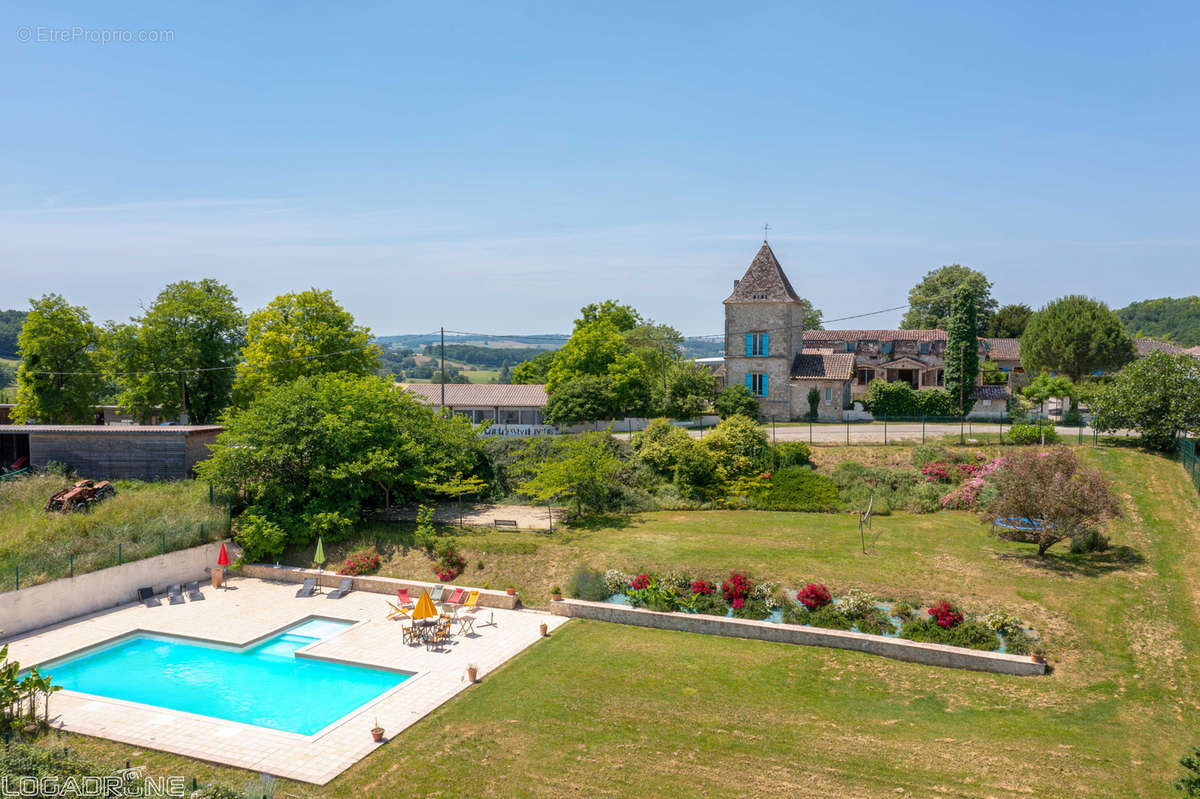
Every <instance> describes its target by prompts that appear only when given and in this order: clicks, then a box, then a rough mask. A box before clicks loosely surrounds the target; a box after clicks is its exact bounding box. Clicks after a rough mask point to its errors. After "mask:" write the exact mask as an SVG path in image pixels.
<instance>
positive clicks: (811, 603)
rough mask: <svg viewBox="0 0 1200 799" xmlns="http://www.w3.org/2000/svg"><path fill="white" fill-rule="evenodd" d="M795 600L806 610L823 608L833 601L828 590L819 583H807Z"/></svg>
mask: <svg viewBox="0 0 1200 799" xmlns="http://www.w3.org/2000/svg"><path fill="white" fill-rule="evenodd" d="M796 599H797V601H799V602H800V603H801V604H802V605H804V607H805V608H806V609H808V610H816V609H817V608H823V607H825V606H826V605H828V604H829V603H830V602H832V601H833V597H832V596H830V595H829V589H828V588H826V587H825V586H823V585H821V584H819V583H809V584H808V585H806V586H804V587H803V588H801V589H800V591H799V592H798V593H797V594H796Z"/></svg>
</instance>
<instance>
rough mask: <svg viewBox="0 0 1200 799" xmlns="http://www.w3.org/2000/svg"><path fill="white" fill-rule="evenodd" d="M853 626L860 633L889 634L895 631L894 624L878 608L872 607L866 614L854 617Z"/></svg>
mask: <svg viewBox="0 0 1200 799" xmlns="http://www.w3.org/2000/svg"><path fill="white" fill-rule="evenodd" d="M854 626H855V627H857V628H858V631H859V632H860V633H870V634H871V635H891V634H892V633H894V632H896V625H895V624H893V623H892V620H891V619H889V618H888V615H887V614H886V613H884V612H883V611H882V610H880V609H879V608H872V610H871V611H870V612H869V613H867V614H866V615H864V616H862V617H860V618H857V619H855V620H854Z"/></svg>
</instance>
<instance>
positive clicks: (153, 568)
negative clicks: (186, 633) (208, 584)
mask: <svg viewBox="0 0 1200 799" xmlns="http://www.w3.org/2000/svg"><path fill="white" fill-rule="evenodd" d="M226 544H227V547H228V549H229V557H230V558H231V559H234V558H237V556H238V554H239V551H238V549H237V548H236V547H235V546H233V544H232V543H230V542H226ZM220 549H221V542H220V541H215V542H213V543H210V544H204V545H203V546H198V547H191V548H190V549H180V550H177V551H175V552H168V553H167V554H165V555H155V556H154V557H152V558H145V559H143V560H135V561H133V562H131V563H123V564H121V565H120V566H112V567H110V568H107V569H101V570H100V571H94V572H88V573H87V574H80V575H77V576H75V577H64V578H63V579H61V580H54V581H53V582H49V583H42V584H40V585H34V586H30V587H29V588H22V589H20V590H19V591H8V592H6V593H3V594H0V640H3V639H4V638H5V637H7V636H12V635H16V634H17V633H23V632H27V631H29V630H36V629H38V628H39V627H45V626H47V625H50V624H56V623H58V622H60V621H65V620H67V619H70V618H74V617H75V616H83V615H85V614H88V613H94V612H96V611H98V610H106V609H107V608H112V607H116V606H118V605H124V604H127V603H129V602H133V601H134V600H136V599H137V589H138V588H141V587H143V586H151V587H152V588H153V589H154V592H155V593H163V592H165V591H166V590H167V586H169V585H174V584H175V583H186V582H190V581H192V580H207V579H208V570H209V569H211V568H212V567H214V566H216V564H217V553H218V552H219V551H220Z"/></svg>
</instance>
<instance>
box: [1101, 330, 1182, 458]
mask: <svg viewBox="0 0 1200 799" xmlns="http://www.w3.org/2000/svg"><path fill="white" fill-rule="evenodd" d="M1090 405H1091V410H1092V425H1093V426H1094V427H1095V428H1096V429H1097V430H1100V431H1104V432H1112V431H1117V430H1137V431H1138V433H1139V434H1140V435H1141V437H1142V441H1143V442H1144V443H1145V444H1146V445H1147V446H1150V447H1153V448H1155V449H1161V450H1169V449H1171V447H1173V446H1174V443H1175V435H1176V434H1177V433H1180V432H1190V433H1192V434H1196V433H1200V359H1197V358H1193V357H1191V356H1188V355H1168V354H1167V353H1165V352H1160V351H1158V350H1154V351H1152V352H1150V353H1149V354H1148V355H1146V357H1145V358H1139V359H1138V360H1136V361H1134V362H1133V363H1131V364H1129V365H1128V366H1126V367H1125V368H1124V369H1122V370H1121V371H1120V372H1118V373H1117V374H1116V375H1115V376H1114V377H1113V378H1112V380H1111V381H1109V382H1108V383H1107V384H1105V385H1101V386H1099V387H1098V388H1097V389H1096V390H1095V391H1094V392H1092V397H1091V399H1090Z"/></svg>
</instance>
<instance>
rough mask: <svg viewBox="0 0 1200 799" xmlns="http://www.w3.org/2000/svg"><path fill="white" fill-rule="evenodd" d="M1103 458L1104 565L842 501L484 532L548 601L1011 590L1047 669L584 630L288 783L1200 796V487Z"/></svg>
mask: <svg viewBox="0 0 1200 799" xmlns="http://www.w3.org/2000/svg"><path fill="white" fill-rule="evenodd" d="M1088 457H1090V458H1093V459H1095V461H1096V462H1098V463H1099V464H1101V465H1102V466H1103V468H1104V469H1105V471H1106V473H1107V474H1108V475H1109V476H1110V477H1111V478H1112V479H1113V480H1114V481H1116V482H1117V484H1118V487H1119V490H1120V491H1121V493H1122V494H1123V495H1124V496H1125V498H1126V506H1127V512H1128V513H1127V517H1126V518H1125V519H1123V520H1121V521H1119V522H1117V523H1116V524H1114V525H1113V527H1112V530H1111V533H1112V537H1113V541H1114V543H1115V544H1116V545H1117V549H1115V550H1114V551H1113V552H1110V553H1106V554H1102V555H1093V556H1078V557H1072V556H1069V555H1066V554H1062V553H1060V554H1057V555H1055V556H1053V557H1051V558H1048V559H1047V560H1046V561H1045V562H1040V561H1038V560H1037V559H1036V558H1035V557H1032V556H1031V553H1030V552H1029V547H1026V546H1022V545H1017V544H1008V543H1004V542H999V541H996V540H995V539H993V538H991V537H989V535H988V532H987V529H986V528H985V527H982V526H981V525H979V523H978V522H977V521H976V520H975V519H974V517H972V516H970V515H967V514H962V513H946V514H936V515H931V516H901V515H896V516H891V517H885V518H880V519H878V520H877V522H876V532H877V533H878V534H879V538H878V541H877V543H876V545H875V549H874V553H873V554H870V555H865V556H864V555H862V554H861V552H860V550H859V541H858V532H857V525H856V524H855V523H854V521H853V520H852V519H851V518H849V517H842V516H834V515H812V514H787V513H754V512H711V513H677V514H672V513H658V514H648V515H646V516H643V517H638V518H635V519H632V520H630V521H629V522H628V524H624V525H620V524H618V525H611V526H598V527H596V528H595V529H584V530H580V529H571V530H567V531H564V532H557V533H555V534H553V535H542V536H538V535H534V534H529V533H500V532H497V533H491V534H488V535H486V536H479V535H473V536H464V537H463V542H464V544H466V545H467V548H468V550H469V552H470V553H471V554H470V558H471V560H470V561H469V566H468V569H469V571H468V574H467V575H466V577H465V578H463V579H462V580H460V581H461V582H466V583H478V582H480V581H479V580H478V579H477V575H476V563H475V559H483V560H484V564H485V565H484V569H483V570H482V571H481V572H479V574H480V575H489V574H490V575H492V577H493V582H494V584H496V583H495V580H503V579H506V575H508V576H511V577H512V578H513V579H514V581H520V582H521V584H522V587H523V588H524V590H525V591H526V592H527V596H528V597H532V598H533V601H539V592H540V591H541V590H543V589H542V586H544V585H545V584H546V583H547V582H549V581H550V580H554V581H560V580H561V579H562V578H563V577H564V576H565V575H566V574H568V573H569V572H570V570H571V568H572V567H573V566H574V565H575V563H577V562H578V561H580V560H587V561H589V562H591V563H592V564H593V565H594V566H597V567H600V568H605V567H610V566H612V567H618V568H624V569H633V568H638V567H646V568H651V569H654V568H658V569H665V568H686V569H691V570H698V571H708V572H711V573H713V574H720V573H722V572H724V571H727V570H728V569H730V568H745V569H749V570H750V571H751V572H752V573H753V574H754V575H755V576H758V577H760V578H781V579H784V580H786V581H787V582H788V583H790V584H795V583H798V582H799V581H801V580H807V579H813V580H820V581H823V582H826V583H828V584H829V585H830V586H831V588H835V589H844V588H847V587H850V586H860V587H864V588H867V589H869V590H872V591H874V592H876V593H879V594H919V595H920V596H922V597H925V598H929V599H933V598H937V597H942V596H945V597H947V598H950V599H952V600H955V601H958V602H961V603H962V604H964V605H966V606H967V608H968V609H969V610H983V609H986V608H987V607H989V606H990V605H992V604H1000V605H1003V606H1004V607H1006V608H1008V609H1009V610H1011V611H1013V612H1016V613H1017V614H1019V615H1020V616H1022V617H1023V618H1024V619H1026V620H1027V621H1030V622H1032V623H1033V624H1034V625H1035V626H1036V627H1037V628H1038V629H1039V631H1040V632H1041V633H1042V636H1043V638H1044V640H1045V643H1046V646H1047V649H1048V651H1049V655H1050V661H1051V664H1052V666H1053V670H1052V672H1051V673H1050V674H1048V675H1047V676H1044V677H1037V678H1016V677H1005V676H1000V675H991V674H977V673H973V672H965V671H955V670H949V669H939V668H934V667H926V666H919V665H915V664H909V663H900V662H897V661H891V660H887V659H884V658H878V657H873V656H869V655H862V654H858V653H853V652H847V651H837V650H824V649H818V648H808V647H796V646H787V645H779V644H770V643H765V642H755V641H743V640H737V639H727V638H716V637H707V636H699V635H689V634H684V633H673V632H666V631H654V630H644V629H638V628H631V627H624V626H618V625H606V624H602V623H597V622H581V621H574V622H572V623H570V624H568V625H567V626H566V627H564V628H563V629H561V630H560V631H559V632H557V633H556V634H555V635H554V636H553V637H552V638H551V639H549V640H547V641H543V642H541V643H539V644H538V645H536V646H534V647H533V648H531V649H530V650H528V651H527V652H526V653H525V654H523V655H521V656H519V657H518V658H516V659H514V660H513V661H511V662H510V663H509V664H508V665H507V666H506V667H504V668H503V669H501V670H499V671H498V672H496V673H493V674H489V675H485V677H484V681H483V683H482V684H480V685H479V686H477V687H475V688H472V689H470V690H469V691H467V692H465V693H464V694H461V695H459V696H458V697H456V698H455V699H453V700H451V701H450V702H448V703H447V704H446V705H444V706H443V707H442V708H440V709H439V710H438V711H436V712H435V713H433V714H432V715H430V716H429V717H427V718H426V719H424V720H422V721H421V722H420V723H418V724H417V725H415V726H414V727H413V728H411V729H409V730H408V731H406V732H405V733H403V734H402V735H400V736H398V737H397V738H396V739H395V740H393V741H391V742H389V743H388V744H385V745H384V746H383V747H382V748H381V749H380V751H379V752H377V753H375V754H373V755H371V756H370V757H368V758H366V759H365V760H364V761H362V762H360V763H359V764H358V765H356V766H355V767H353V768H351V769H350V770H349V771H347V772H346V773H345V774H343V775H342V776H341V777H339V778H338V779H337V780H335V781H334V782H332V783H330V784H329V785H327V786H325V787H323V788H314V787H312V786H304V785H296V784H290V783H289V784H286V785H285V786H284V787H283V790H284V791H285V792H286V793H287V794H289V795H292V796H298V797H317V796H321V797H324V796H332V797H367V796H383V795H398V796H409V795H434V796H460V795H467V794H469V795H473V796H565V795H571V794H579V793H583V794H585V795H586V794H588V793H590V792H600V793H602V794H604V795H613V796H624V795H630V794H634V793H644V794H647V795H658V796H679V795H696V796H729V795H734V794H743V793H744V794H750V795H768V796H792V795H827V796H856V797H859V796H861V797H884V796H897V795H905V796H918V797H951V796H954V797H960V796H961V797H992V796H1001V795H1009V794H1015V795H1024V796H1031V797H1091V796H1095V797H1132V796H1138V797H1167V796H1172V795H1175V792H1174V791H1173V790H1172V788H1171V783H1172V781H1173V780H1174V779H1175V778H1176V777H1177V776H1178V773H1179V768H1178V766H1177V764H1176V761H1177V760H1178V758H1179V756H1180V755H1181V754H1182V753H1183V752H1184V751H1185V750H1186V749H1187V748H1188V747H1190V746H1192V745H1195V744H1200V720H1198V719H1200V716H1198V713H1197V712H1198V710H1200V707H1198V702H1197V690H1198V689H1200V624H1198V623H1197V621H1198V618H1197V617H1198V614H1197V611H1198V604H1200V589H1197V585H1198V584H1200V583H1198V578H1200V552H1198V549H1200V499H1198V498H1197V496H1196V492H1195V490H1194V488H1193V486H1192V485H1191V484H1190V483H1189V482H1187V481H1186V479H1185V478H1184V475H1183V472H1182V469H1181V468H1180V467H1179V465H1178V464H1177V463H1175V462H1172V461H1170V460H1167V459H1165V458H1158V457H1155V456H1150V455H1144V454H1140V453H1138V452H1135V451H1132V450H1121V449H1103V450H1098V451H1095V452H1090V454H1089V455H1088ZM402 536H403V533H401V534H398V537H402ZM529 545H533V546H534V547H535V549H534V550H533V551H529V549H530V547H529ZM488 547H491V548H492V549H493V550H494V551H493V552H492V553H491V554H489V553H487V552H485V549H486V548H488ZM495 550H505V551H503V552H500V551H495ZM1052 552H1053V550H1052ZM296 557H297V558H302V557H303V553H297V554H296ZM419 557H420V558H424V556H419ZM417 558H418V556H417V555H415V554H413V553H408V554H404V552H403V549H402V548H401V549H399V550H397V553H396V557H395V558H393V559H392V560H390V561H389V562H388V570H390V571H391V572H392V573H397V574H399V573H408V572H409V571H410V570H411V571H412V572H421V571H423V570H424V569H427V566H426V565H424V564H427V563H428V561H427V560H425V561H424V563H421V562H420V561H419V560H418V559H417ZM413 576H417V574H413ZM422 576H423V575H422ZM71 743H72V744H73V745H77V746H79V747H80V748H82V749H84V750H86V751H87V752H88V753H90V754H92V755H94V756H96V757H99V758H103V759H105V760H106V761H112V762H120V761H123V760H124V759H125V758H131V759H132V760H133V761H134V762H135V763H145V764H147V765H149V766H151V767H152V769H153V770H157V771H160V772H161V773H181V774H186V775H189V776H190V775H192V774H195V775H197V776H199V777H200V778H201V780H204V779H213V778H220V779H224V780H226V781H227V782H230V783H232V784H235V785H241V784H242V783H244V782H245V781H246V779H247V775H246V774H245V773H242V772H236V771H233V770H230V769H223V768H219V767H214V766H209V765H205V764H201V763H198V762H197V761H192V760H187V759H185V758H180V757H176V756H173V755H166V754H161V753H153V752H147V751H133V750H131V749H130V748H129V747H123V746H120V745H118V744H114V743H111V742H107V741H99V740H94V739H82V738H78V737H75V738H72V739H71Z"/></svg>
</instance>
